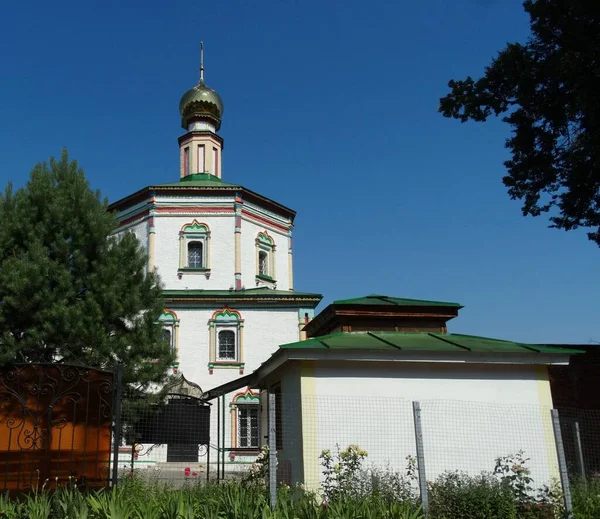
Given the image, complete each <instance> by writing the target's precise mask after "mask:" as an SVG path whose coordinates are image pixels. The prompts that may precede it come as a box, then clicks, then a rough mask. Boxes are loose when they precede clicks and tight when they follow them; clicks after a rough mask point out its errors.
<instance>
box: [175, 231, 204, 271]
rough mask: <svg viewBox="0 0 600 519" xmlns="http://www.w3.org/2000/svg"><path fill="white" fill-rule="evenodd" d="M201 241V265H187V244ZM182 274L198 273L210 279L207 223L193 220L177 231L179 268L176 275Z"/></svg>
mask: <svg viewBox="0 0 600 519" xmlns="http://www.w3.org/2000/svg"><path fill="white" fill-rule="evenodd" d="M195 241H197V242H200V243H202V265H203V266H202V267H188V244H189V243H190V242H195ZM183 274H200V275H204V276H205V277H206V279H210V228H209V227H208V225H207V224H205V223H201V222H199V221H198V220H194V221H192V222H190V223H186V224H185V225H183V227H181V230H180V231H179V269H178V270H177V277H178V278H179V279H181V278H182V276H183Z"/></svg>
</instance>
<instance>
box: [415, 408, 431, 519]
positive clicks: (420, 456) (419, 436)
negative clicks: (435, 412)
mask: <svg viewBox="0 0 600 519" xmlns="http://www.w3.org/2000/svg"><path fill="white" fill-rule="evenodd" d="M412 404H413V418H414V423H415V440H416V444H417V469H418V472H419V490H420V491H421V504H422V505H423V513H424V514H425V516H427V513H428V512H429V493H428V489H427V476H426V472H425V452H424V450H423V429H422V427H421V403H420V402H413V403H412Z"/></svg>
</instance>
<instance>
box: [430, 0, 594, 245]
mask: <svg viewBox="0 0 600 519" xmlns="http://www.w3.org/2000/svg"><path fill="white" fill-rule="evenodd" d="M523 6H524V8H525V11H526V12H527V13H528V14H529V16H530V23H531V35H530V37H529V39H528V41H527V43H526V44H524V45H521V44H519V43H510V44H508V45H507V46H506V48H505V49H504V50H502V51H501V52H500V53H499V54H498V56H497V57H496V58H495V59H494V60H493V61H492V63H491V64H490V65H489V66H488V67H487V68H486V69H485V73H484V75H483V77H481V78H480V79H478V80H477V81H474V80H473V79H472V78H471V77H467V78H466V79H465V80H463V81H456V80H452V81H450V82H449V84H448V86H449V87H450V88H451V92H450V93H449V94H448V95H447V96H446V97H443V98H442V99H441V100H440V108H439V111H440V112H441V113H442V114H443V115H444V116H445V117H453V118H455V119H460V120H461V121H462V122H465V121H469V120H471V121H485V120H487V118H488V117H489V116H490V115H495V116H497V115H500V114H505V115H504V117H503V120H504V121H505V122H507V123H508V124H509V125H510V126H511V129H512V134H511V137H510V138H509V139H508V140H507V141H506V147H507V148H508V149H509V150H510V152H511V155H512V157H511V159H510V160H508V161H506V162H505V165H506V167H507V169H508V175H506V176H505V177H504V178H503V181H504V184H505V186H506V187H507V188H508V193H509V195H510V196H511V198H513V199H520V200H522V201H523V207H522V211H523V215H532V216H539V215H540V214H541V213H546V212H549V216H550V222H551V227H556V228H559V229H564V230H567V231H568V230H571V229H576V228H578V227H585V228H588V229H591V231H592V232H590V233H588V236H589V238H590V240H592V241H594V242H596V243H597V244H598V245H600V2H598V1H590V0H526V1H525V2H524V4H523Z"/></svg>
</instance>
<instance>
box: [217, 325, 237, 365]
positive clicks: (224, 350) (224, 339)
mask: <svg viewBox="0 0 600 519" xmlns="http://www.w3.org/2000/svg"><path fill="white" fill-rule="evenodd" d="M235 350H236V347H235V332H233V331H232V330H221V331H220V332H219V359H223V360H235V357H236V355H235Z"/></svg>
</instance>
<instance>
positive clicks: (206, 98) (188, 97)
mask: <svg viewBox="0 0 600 519" xmlns="http://www.w3.org/2000/svg"><path fill="white" fill-rule="evenodd" d="M179 113H180V114H181V126H182V127H183V128H184V129H186V130H187V128H188V123H189V121H190V119H192V118H199V119H208V120H210V121H212V122H213V123H214V124H215V126H216V128H217V130H218V129H219V128H220V127H221V117H223V100H222V99H221V96H220V95H219V94H217V92H215V91H214V90H213V89H212V88H209V87H207V86H206V85H205V84H204V82H203V81H201V82H200V83H198V84H197V85H196V86H195V87H194V88H190V89H189V90H188V91H187V92H186V93H185V94H183V97H182V98H181V101H180V102H179Z"/></svg>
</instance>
